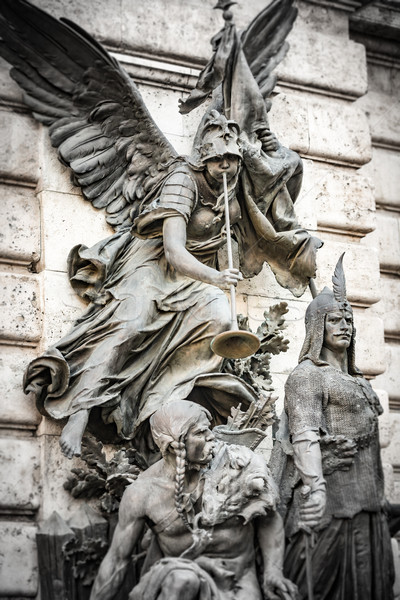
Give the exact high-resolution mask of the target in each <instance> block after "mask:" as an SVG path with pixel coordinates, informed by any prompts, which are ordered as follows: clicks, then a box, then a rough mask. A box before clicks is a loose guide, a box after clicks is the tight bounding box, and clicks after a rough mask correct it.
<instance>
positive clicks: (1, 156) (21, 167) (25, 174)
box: [0, 110, 40, 182]
mask: <svg viewBox="0 0 400 600" xmlns="http://www.w3.org/2000/svg"><path fill="white" fill-rule="evenodd" d="M39 127H40V126H39V125H38V124H37V123H36V122H35V121H34V120H33V119H31V118H30V117H28V116H25V115H21V114H18V113H15V112H11V111H8V110H0V131H1V144H0V177H5V178H7V179H18V180H21V181H27V182H28V181H29V182H36V181H37V178H38V131H39Z"/></svg>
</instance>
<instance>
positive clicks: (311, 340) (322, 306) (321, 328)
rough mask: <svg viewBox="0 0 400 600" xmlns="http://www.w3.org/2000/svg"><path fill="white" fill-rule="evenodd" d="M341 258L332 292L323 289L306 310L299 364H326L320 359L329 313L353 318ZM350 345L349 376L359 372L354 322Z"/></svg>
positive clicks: (333, 280)
mask: <svg viewBox="0 0 400 600" xmlns="http://www.w3.org/2000/svg"><path fill="white" fill-rule="evenodd" d="M343 256H344V254H342V256H341V257H340V258H339V260H338V262H337V265H336V268H335V272H334V274H333V277H332V283H333V291H332V290H330V289H329V288H327V287H325V288H324V289H323V290H322V292H321V293H320V294H318V296H316V297H315V298H314V300H313V301H312V302H311V303H310V304H309V306H308V308H307V310H306V316H305V324H306V337H305V340H304V343H303V347H302V349H301V352H300V356H299V363H300V362H302V361H303V360H306V359H310V360H311V361H312V362H313V363H314V364H315V365H317V366H324V365H326V364H327V363H326V362H325V361H323V360H322V359H321V357H320V355H321V350H322V346H323V343H324V332H325V318H326V315H327V314H328V313H329V312H333V311H338V310H339V311H346V312H349V313H351V315H352V316H353V310H352V308H351V305H350V303H349V302H348V300H347V298H346V279H345V276H344V271H343ZM352 324H353V329H352V334H351V340H350V345H349V347H348V348H347V356H348V371H349V373H350V374H351V375H359V374H360V373H361V372H360V370H359V369H357V367H356V366H355V336H356V330H355V328H354V322H353V323H352Z"/></svg>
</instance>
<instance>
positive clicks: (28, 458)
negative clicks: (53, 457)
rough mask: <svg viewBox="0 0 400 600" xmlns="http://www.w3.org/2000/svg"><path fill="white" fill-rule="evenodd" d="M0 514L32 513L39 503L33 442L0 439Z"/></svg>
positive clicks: (37, 456) (37, 451) (36, 452)
mask: <svg viewBox="0 0 400 600" xmlns="http://www.w3.org/2000/svg"><path fill="white" fill-rule="evenodd" d="M0 470H1V472H2V477H1V480H0V512H7V513H8V512H10V511H11V512H12V511H15V512H19V513H22V514H25V513H30V512H35V511H36V510H37V509H38V508H39V502H40V448H39V445H38V440H37V439H36V438H25V439H24V438H20V439H12V438H10V437H4V438H0Z"/></svg>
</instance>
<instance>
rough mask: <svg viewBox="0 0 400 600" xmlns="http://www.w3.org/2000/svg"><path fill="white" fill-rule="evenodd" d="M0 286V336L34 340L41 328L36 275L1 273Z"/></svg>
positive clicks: (27, 340) (19, 340)
mask: <svg viewBox="0 0 400 600" xmlns="http://www.w3.org/2000/svg"><path fill="white" fill-rule="evenodd" d="M0 289H1V301H0V307H1V320H0V339H1V338H3V339H10V340H15V341H16V342H20V343H24V342H37V341H38V340H39V339H40V336H41V332H42V312H41V302H40V286H39V279H38V276H37V275H17V274H14V273H2V274H1V275H0Z"/></svg>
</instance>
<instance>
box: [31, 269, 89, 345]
mask: <svg viewBox="0 0 400 600" xmlns="http://www.w3.org/2000/svg"><path fill="white" fill-rule="evenodd" d="M43 285H44V306H45V318H44V323H43V336H42V340H41V341H42V347H47V346H49V345H52V344H54V343H55V342H57V341H58V340H59V339H60V338H62V337H63V335H65V334H66V333H67V332H68V331H69V330H70V329H71V326H72V324H73V322H74V321H75V320H76V319H77V318H78V317H80V316H81V315H82V313H83V311H84V310H85V309H86V307H87V304H85V303H84V302H83V300H82V299H81V298H79V296H77V295H76V294H75V292H74V290H73V289H72V286H71V284H70V282H69V279H68V276H67V274H66V273H61V272H52V271H45V273H44V278H43Z"/></svg>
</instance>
